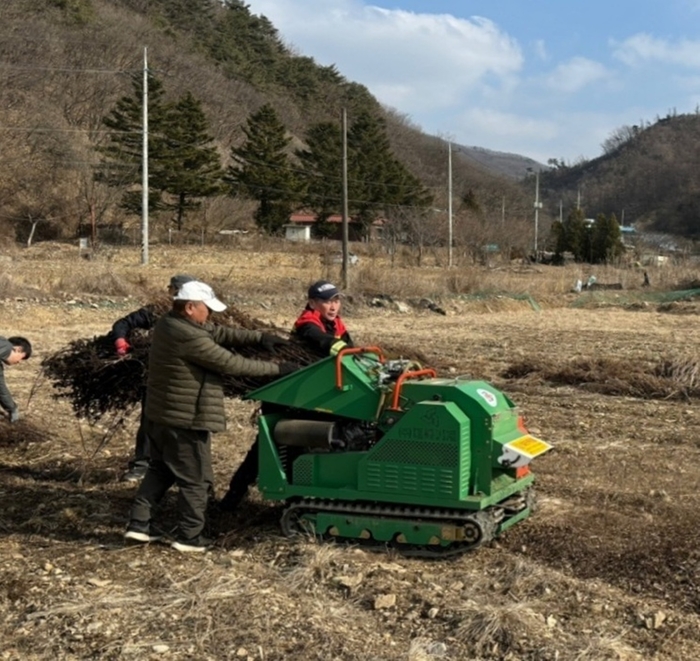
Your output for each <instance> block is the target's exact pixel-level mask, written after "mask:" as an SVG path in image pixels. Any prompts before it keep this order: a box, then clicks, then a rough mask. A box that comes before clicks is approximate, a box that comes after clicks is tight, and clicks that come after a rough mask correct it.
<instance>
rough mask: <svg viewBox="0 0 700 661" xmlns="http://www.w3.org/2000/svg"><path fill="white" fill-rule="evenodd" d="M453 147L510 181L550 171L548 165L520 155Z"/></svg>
mask: <svg viewBox="0 0 700 661" xmlns="http://www.w3.org/2000/svg"><path fill="white" fill-rule="evenodd" d="M453 147H454V148H455V149H456V150H457V152H458V153H460V154H462V156H464V157H466V158H467V159H469V160H471V161H474V162H475V163H478V164H479V165H480V166H482V167H483V168H485V169H486V170H488V171H489V172H493V173H494V174H499V175H502V176H505V177H508V178H510V179H523V178H524V177H526V176H527V175H529V174H532V173H533V172H543V171H545V170H549V166H548V165H543V164H542V163H538V162H537V161H535V160H534V159H532V158H528V157H527V156H520V155H519V154H511V153H508V152H502V151H493V150H492V149H485V148H484V147H467V146H465V145H453Z"/></svg>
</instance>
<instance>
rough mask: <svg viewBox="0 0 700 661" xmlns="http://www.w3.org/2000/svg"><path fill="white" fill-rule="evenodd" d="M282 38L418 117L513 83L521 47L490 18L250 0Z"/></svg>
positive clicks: (343, 0)
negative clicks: (473, 93)
mask: <svg viewBox="0 0 700 661" xmlns="http://www.w3.org/2000/svg"><path fill="white" fill-rule="evenodd" d="M249 5H250V8H251V11H253V12H254V13H256V14H260V13H262V14H265V15H266V16H267V17H268V18H269V19H270V20H271V21H272V23H273V24H274V25H275V27H277V28H278V30H279V31H280V34H281V35H283V37H284V39H285V40H286V41H288V42H290V43H291V44H292V45H293V46H294V47H295V48H296V49H298V50H299V51H301V52H302V53H313V54H314V57H315V59H316V60H317V61H318V62H319V63H321V64H324V65H329V64H335V65H336V66H337V68H338V70H339V71H340V72H341V73H342V75H343V76H345V77H346V78H347V79H348V80H353V81H359V82H362V83H363V84H364V85H366V86H367V87H368V88H369V89H370V91H371V92H372V93H373V94H374V95H375V96H376V97H377V98H378V99H379V100H380V101H381V102H382V103H385V104H387V105H389V106H392V107H396V108H400V109H401V110H402V111H404V112H407V113H409V114H412V113H414V112H423V111H427V110H430V109H440V108H445V107H448V106H451V105H454V104H456V103H458V102H459V101H460V99H462V98H463V97H464V95H465V93H466V92H467V91H470V90H476V89H478V88H483V87H487V88H496V89H498V88H500V87H502V86H507V85H509V84H512V80H511V79H512V76H513V75H514V74H516V73H517V72H518V71H519V70H520V68H521V67H522V64H523V57H522V53H521V51H520V47H519V46H518V44H517V43H516V42H515V40H513V39H512V38H511V37H510V36H508V35H507V34H506V33H504V32H503V31H501V30H500V29H499V28H498V26H496V25H495V24H494V23H493V22H492V21H489V20H487V19H484V18H479V17H472V18H470V19H463V18H456V17H454V16H451V15H449V14H419V13H414V12H409V11H403V10H389V9H383V8H380V7H375V6H370V5H364V4H363V3H362V2H359V1H358V0H250V1H249Z"/></svg>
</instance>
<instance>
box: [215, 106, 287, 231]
mask: <svg viewBox="0 0 700 661" xmlns="http://www.w3.org/2000/svg"><path fill="white" fill-rule="evenodd" d="M243 133H244V134H245V136H246V141H245V143H244V144H243V145H241V146H240V147H234V148H232V149H231V156H232V158H233V160H234V163H233V164H232V165H231V166H229V169H228V174H227V183H228V184H229V186H230V194H231V195H232V196H234V197H235V196H236V195H245V196H247V197H250V198H252V199H254V200H257V201H258V202H259V206H258V209H257V210H256V212H255V222H256V223H257V225H258V226H259V227H261V228H263V229H264V230H265V231H267V232H270V233H272V234H279V233H281V231H282V227H283V226H284V224H285V223H287V222H288V221H289V216H290V214H291V212H292V210H293V208H294V205H295V203H296V201H297V199H298V197H299V193H298V181H297V178H296V176H295V174H294V172H293V170H292V167H291V165H290V162H289V155H288V152H287V149H288V147H289V143H290V140H291V138H289V137H288V136H287V131H286V129H285V126H284V124H282V122H281V121H280V120H279V118H278V116H277V113H276V112H275V109H274V108H273V107H272V106H271V105H270V104H265V105H263V106H262V107H261V108H260V109H259V110H258V111H257V112H255V113H253V114H252V115H251V116H250V117H249V118H248V121H247V124H246V126H245V127H244V128H243Z"/></svg>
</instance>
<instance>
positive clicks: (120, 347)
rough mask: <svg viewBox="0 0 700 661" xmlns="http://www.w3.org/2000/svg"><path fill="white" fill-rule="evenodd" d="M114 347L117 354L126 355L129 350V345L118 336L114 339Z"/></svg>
mask: <svg viewBox="0 0 700 661" xmlns="http://www.w3.org/2000/svg"><path fill="white" fill-rule="evenodd" d="M114 348H115V349H116V350H117V355H118V356H126V354H127V353H129V351H130V350H131V345H130V344H129V343H128V342H127V341H126V340H125V339H124V338H123V337H120V338H117V339H116V340H115V341H114Z"/></svg>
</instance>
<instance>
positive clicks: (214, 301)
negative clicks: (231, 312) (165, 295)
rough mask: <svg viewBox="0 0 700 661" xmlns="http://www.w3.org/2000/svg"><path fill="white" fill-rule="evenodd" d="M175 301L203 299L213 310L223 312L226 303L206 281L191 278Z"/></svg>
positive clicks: (174, 298)
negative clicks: (217, 296)
mask: <svg viewBox="0 0 700 661" xmlns="http://www.w3.org/2000/svg"><path fill="white" fill-rule="evenodd" d="M173 300H175V301H201V302H202V303H204V304H205V305H206V306H207V307H208V308H209V309H210V310H211V311H212V312H223V311H224V310H225V309H226V305H225V304H224V303H222V302H221V301H220V300H219V299H218V298H216V294H215V293H214V290H213V289H212V288H211V287H210V286H209V285H207V284H205V283H204V282H200V281H199V280H191V281H190V282H186V283H185V284H184V285H182V287H180V290H179V291H178V292H177V294H175V296H174V297H173Z"/></svg>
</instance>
